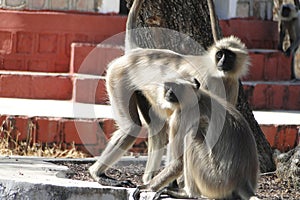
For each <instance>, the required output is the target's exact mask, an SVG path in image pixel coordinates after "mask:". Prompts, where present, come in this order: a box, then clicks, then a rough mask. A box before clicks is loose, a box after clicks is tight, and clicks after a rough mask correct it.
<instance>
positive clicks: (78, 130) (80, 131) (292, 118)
mask: <svg viewBox="0 0 300 200" xmlns="http://www.w3.org/2000/svg"><path fill="white" fill-rule="evenodd" d="M110 109H111V108H110V106H108V105H97V104H83V103H74V102H71V101H50V100H31V99H10V98H0V121H1V122H6V123H13V124H14V127H15V128H16V130H17V131H18V132H17V134H19V139H20V140H25V139H26V138H27V136H28V130H33V132H32V133H31V134H32V135H33V136H32V138H33V139H34V140H35V141H34V142H42V143H51V142H55V143H61V142H62V143H66V144H71V143H72V142H75V145H76V146H77V147H78V148H80V149H82V150H84V151H85V152H88V153H90V154H91V155H94V156H97V155H99V154H100V152H101V150H103V149H104V147H105V146H106V144H107V140H108V139H109V138H110V137H111V134H112V133H113V132H114V131H115V130H116V126H115V122H114V120H112V112H111V110H110ZM253 113H254V116H255V118H256V119H257V121H258V123H259V124H260V126H261V128H262V129H263V130H264V133H265V135H266V137H267V139H268V141H269V142H270V143H271V145H272V147H274V148H278V149H280V150H287V149H290V148H292V147H294V146H295V145H296V144H297V143H298V127H299V125H300V111H269V112H263V111H254V112H253ZM32 125H33V126H32ZM30 127H31V128H30ZM32 127H34V128H33V129H32ZM145 138H146V131H145V130H142V132H141V134H140V137H139V138H138V140H137V141H136V143H135V146H134V147H133V148H132V149H131V151H132V152H140V153H141V152H146V146H145Z"/></svg>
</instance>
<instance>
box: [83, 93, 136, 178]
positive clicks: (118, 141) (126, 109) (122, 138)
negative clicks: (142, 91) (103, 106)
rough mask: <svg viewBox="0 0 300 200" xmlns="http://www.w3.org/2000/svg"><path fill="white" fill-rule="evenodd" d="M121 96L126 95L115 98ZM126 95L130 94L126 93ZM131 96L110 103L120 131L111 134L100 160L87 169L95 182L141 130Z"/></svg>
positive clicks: (127, 147)
mask: <svg viewBox="0 0 300 200" xmlns="http://www.w3.org/2000/svg"><path fill="white" fill-rule="evenodd" d="M122 94H126V92H124V91H122V92H121V95H119V96H117V97H120V96H121V97H122ZM127 94H130V93H129V92H128V91H127ZM131 94H133V95H132V96H131V97H127V99H126V98H125V97H124V99H125V100H124V99H122V98H120V99H118V98H116V100H115V101H112V102H111V103H112V105H113V107H114V106H115V107H114V108H113V109H114V111H115V114H116V120H117V123H118V125H119V128H120V129H119V130H117V131H115V132H114V133H113V136H112V138H111V139H110V141H109V143H108V145H107V147H106V148H105V150H104V151H103V153H102V154H101V156H100V158H99V159H98V160H97V161H96V162H95V163H94V164H93V165H92V166H91V167H90V168H89V172H90V174H91V176H92V177H93V178H94V179H95V180H98V179H99V175H100V174H102V173H103V172H104V171H105V170H106V169H107V168H108V167H109V166H111V165H112V164H114V163H115V162H116V161H117V160H118V159H119V158H120V157H121V156H122V155H123V154H124V153H125V152H126V151H127V150H128V149H129V148H130V147H131V146H132V145H133V144H134V142H135V140H136V138H137V136H138V134H139V132H140V130H141V121H140V119H139V116H138V111H137V106H136V105H137V104H136V97H135V94H134V93H131ZM122 100H123V101H122ZM126 102H127V103H126Z"/></svg>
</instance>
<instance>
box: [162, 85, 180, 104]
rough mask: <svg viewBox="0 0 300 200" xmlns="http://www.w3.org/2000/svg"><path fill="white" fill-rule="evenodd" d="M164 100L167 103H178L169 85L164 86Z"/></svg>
mask: <svg viewBox="0 0 300 200" xmlns="http://www.w3.org/2000/svg"><path fill="white" fill-rule="evenodd" d="M165 98H166V100H167V101H169V102H171V103H178V102H179V101H178V99H177V97H176V95H175V93H174V91H173V89H172V88H171V86H169V84H168V83H167V84H165Z"/></svg>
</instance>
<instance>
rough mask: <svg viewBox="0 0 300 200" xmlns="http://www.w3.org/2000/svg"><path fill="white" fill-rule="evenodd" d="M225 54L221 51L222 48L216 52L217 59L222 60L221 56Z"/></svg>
mask: <svg viewBox="0 0 300 200" xmlns="http://www.w3.org/2000/svg"><path fill="white" fill-rule="evenodd" d="M223 55H224V53H223V51H221V50H220V51H218V52H217V53H216V59H217V61H219V60H221V58H222V57H223Z"/></svg>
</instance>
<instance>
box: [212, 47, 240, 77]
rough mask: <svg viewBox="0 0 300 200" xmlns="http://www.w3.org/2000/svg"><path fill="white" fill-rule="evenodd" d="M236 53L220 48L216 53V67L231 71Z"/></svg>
mask: <svg viewBox="0 0 300 200" xmlns="http://www.w3.org/2000/svg"><path fill="white" fill-rule="evenodd" d="M235 60H236V54H235V53H233V52H232V51H230V50H228V49H220V50H219V51H217V53H216V63H217V68H218V70H220V71H225V72H228V71H231V70H232V69H233V68H234V65H235Z"/></svg>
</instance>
